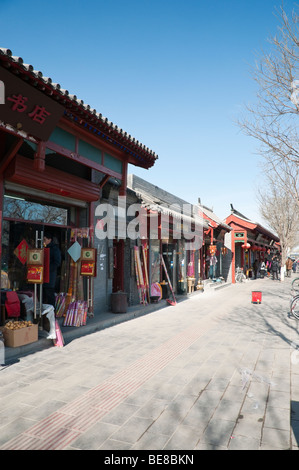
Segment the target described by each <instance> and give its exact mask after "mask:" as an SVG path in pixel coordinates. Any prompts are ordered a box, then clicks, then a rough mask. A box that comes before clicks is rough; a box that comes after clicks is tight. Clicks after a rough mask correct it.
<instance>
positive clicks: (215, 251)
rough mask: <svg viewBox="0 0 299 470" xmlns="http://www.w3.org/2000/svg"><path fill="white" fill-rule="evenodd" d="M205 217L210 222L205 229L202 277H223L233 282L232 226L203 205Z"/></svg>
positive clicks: (226, 280)
mask: <svg viewBox="0 0 299 470" xmlns="http://www.w3.org/2000/svg"><path fill="white" fill-rule="evenodd" d="M200 208H201V210H202V214H203V218H204V219H205V220H206V222H207V223H208V228H207V229H206V230H205V231H204V247H203V250H202V260H201V267H202V269H201V277H202V279H205V280H206V279H214V280H215V279H221V280H223V281H225V282H231V258H232V255H231V244H230V238H231V230H232V229H231V227H230V226H229V225H227V224H226V223H225V222H224V221H222V220H221V219H220V218H219V217H218V216H217V215H216V214H215V213H214V212H213V211H212V210H211V209H210V208H208V207H206V206H203V205H201V206H200Z"/></svg>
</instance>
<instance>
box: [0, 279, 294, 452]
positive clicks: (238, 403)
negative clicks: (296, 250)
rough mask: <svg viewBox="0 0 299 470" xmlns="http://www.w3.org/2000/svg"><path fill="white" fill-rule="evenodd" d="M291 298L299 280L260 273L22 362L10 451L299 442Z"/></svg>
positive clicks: (1, 395) (5, 407) (4, 420)
mask: <svg viewBox="0 0 299 470" xmlns="http://www.w3.org/2000/svg"><path fill="white" fill-rule="evenodd" d="M251 290H262V292H263V300H262V304H260V305H255V304H252V303H251ZM289 298H290V280H286V281H285V282H283V283H280V282H276V281H271V280H269V279H264V280H257V281H248V282H246V283H243V284H240V285H236V286H230V287H227V288H226V289H222V290H220V291H218V292H214V293H204V294H200V295H197V296H193V297H190V298H188V299H187V300H186V301H183V302H181V303H180V304H178V305H177V306H176V307H166V308H165V309H161V310H159V311H155V312H153V313H151V314H149V315H146V316H143V317H140V318H135V319H133V320H131V321H129V322H126V323H122V324H120V325H116V326H113V327H112V328H107V329H105V330H102V331H97V332H95V333H93V334H90V335H87V336H86V337H81V338H78V339H77V340H74V341H72V342H71V343H69V344H67V345H66V346H65V347H64V348H62V349H60V350H58V349H57V348H50V349H47V350H45V351H38V352H36V353H35V354H32V355H30V356H27V357H23V358H20V360H19V362H17V363H15V364H12V365H10V366H9V367H6V368H3V369H2V370H1V372H0V374H1V388H0V423H1V424H0V431H1V433H0V446H1V447H0V448H1V450H9V449H26V450H28V449H33V450H39V449H52V450H58V449H84V450H85V449H102V450H111V449H112V450H113V449H114V450H116V449H119V450H122V449H126V450H130V449H131V450H139V449H149V450H154V449H157V450H163V449H164V450H180V449H186V450H202V449H218V450H225V449H231V450H238V449H248V450H251V449H252V450H255V449H261V450H264V449H278V450H280V449H296V450H297V449H298V444H297V436H298V432H299V405H298V403H299V396H298V391H297V390H298V387H297V386H296V385H298V384H299V364H297V361H295V360H291V358H292V357H293V358H294V355H293V356H292V354H294V351H295V352H296V346H294V342H296V340H297V337H298V328H297V327H298V325H297V320H295V319H292V318H289V317H288V306H289ZM16 403H17V406H15V404H16ZM12 404H14V406H12Z"/></svg>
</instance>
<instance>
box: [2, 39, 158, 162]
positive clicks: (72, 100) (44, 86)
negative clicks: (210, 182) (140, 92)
mask: <svg viewBox="0 0 299 470" xmlns="http://www.w3.org/2000/svg"><path fill="white" fill-rule="evenodd" d="M0 65H2V66H4V67H5V68H7V69H8V70H10V71H11V72H13V73H15V74H18V75H19V76H20V78H22V79H23V80H26V82H27V83H29V84H31V85H32V86H35V87H36V88H37V89H39V90H40V91H41V92H42V93H45V94H46V95H47V96H51V97H53V99H55V101H58V102H60V103H61V104H62V105H63V106H64V107H65V109H66V112H65V114H66V116H67V117H68V118H69V119H72V120H73V121H75V122H76V121H79V120H78V118H79V119H81V120H82V119H84V120H85V121H86V122H87V123H88V124H90V126H91V127H92V128H96V129H98V130H99V131H101V132H102V133H103V136H102V137H104V138H105V139H106V140H108V141H109V142H110V143H112V144H114V145H116V146H117V147H118V148H121V149H122V150H124V151H125V152H127V153H129V154H130V155H132V156H133V158H135V159H136V160H137V161H136V164H137V165H138V166H144V167H146V168H149V167H151V166H153V165H154V163H155V161H156V160H157V158H158V155H157V154H156V153H155V152H153V151H152V150H150V149H149V148H148V147H146V146H145V145H144V144H142V143H141V142H139V141H138V140H136V139H135V138H134V137H132V136H131V135H130V134H128V133H127V132H125V131H124V130H123V129H121V128H119V127H118V126H117V125H116V124H114V123H113V122H111V121H109V120H108V118H106V117H104V116H102V114H101V113H98V112H97V111H96V110H95V109H92V108H91V107H90V106H89V105H88V104H85V103H84V102H83V101H82V100H81V99H79V98H78V97H77V96H76V95H72V94H71V93H69V91H68V90H66V89H63V88H62V87H61V86H60V84H59V83H53V81H52V79H51V78H49V77H44V76H43V74H42V72H40V71H38V70H35V69H34V67H33V66H32V65H29V64H26V63H24V61H23V59H22V57H18V56H13V55H12V52H11V50H10V49H5V48H0Z"/></svg>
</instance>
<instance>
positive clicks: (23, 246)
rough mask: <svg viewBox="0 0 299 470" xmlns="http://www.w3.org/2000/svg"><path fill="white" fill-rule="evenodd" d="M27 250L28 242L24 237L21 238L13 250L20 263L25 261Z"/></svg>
mask: <svg viewBox="0 0 299 470" xmlns="http://www.w3.org/2000/svg"><path fill="white" fill-rule="evenodd" d="M27 250H28V244H27V242H26V240H25V239H23V240H22V241H21V243H19V245H18V246H17V247H16V249H15V250H14V254H15V255H16V257H17V258H18V259H19V260H20V261H21V263H22V264H25V263H26V261H27Z"/></svg>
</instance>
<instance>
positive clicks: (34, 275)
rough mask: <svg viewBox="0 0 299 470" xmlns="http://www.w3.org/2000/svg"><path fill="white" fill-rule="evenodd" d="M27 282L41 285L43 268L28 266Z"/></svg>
mask: <svg viewBox="0 0 299 470" xmlns="http://www.w3.org/2000/svg"><path fill="white" fill-rule="evenodd" d="M27 281H28V282H32V283H36V284H42V283H43V266H28V269H27Z"/></svg>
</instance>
